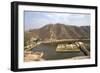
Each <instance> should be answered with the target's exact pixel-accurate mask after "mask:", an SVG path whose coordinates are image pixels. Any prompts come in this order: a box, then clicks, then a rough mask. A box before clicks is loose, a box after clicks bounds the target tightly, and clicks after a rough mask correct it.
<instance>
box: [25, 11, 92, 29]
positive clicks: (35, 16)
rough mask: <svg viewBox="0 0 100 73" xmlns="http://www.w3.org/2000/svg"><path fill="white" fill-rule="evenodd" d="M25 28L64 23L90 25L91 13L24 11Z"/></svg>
mask: <svg viewBox="0 0 100 73" xmlns="http://www.w3.org/2000/svg"><path fill="white" fill-rule="evenodd" d="M24 23H25V30H29V29H34V28H40V27H42V26H44V25H47V24H50V23H52V24H56V23H62V24H65V25H76V26H86V25H90V15H89V14H78V13H77V14H74V13H54V12H34V11H33V12H32V11H25V12H24Z"/></svg>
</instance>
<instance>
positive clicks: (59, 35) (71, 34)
mask: <svg viewBox="0 0 100 73" xmlns="http://www.w3.org/2000/svg"><path fill="white" fill-rule="evenodd" d="M51 34H53V37H54V38H56V39H85V38H90V26H71V25H64V24H59V23H58V24H48V25H46V26H44V27H42V28H39V29H31V30H29V31H26V32H25V38H26V37H27V39H30V38H31V37H39V38H40V39H42V40H48V39H50V37H51Z"/></svg>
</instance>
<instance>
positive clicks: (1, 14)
mask: <svg viewBox="0 0 100 73" xmlns="http://www.w3.org/2000/svg"><path fill="white" fill-rule="evenodd" d="M11 1H14V0H0V73H11V71H10V70H9V69H10V53H11V52H10V28H11V27H10V21H11V20H10V19H11V15H10V2H11ZM16 1H18V0H16ZM21 1H34V2H47V3H62V4H64V3H65V4H79V5H94V6H95V5H97V6H98V7H99V8H98V9H100V5H99V4H100V0H21ZM99 12H100V10H99ZM99 12H98V13H99ZM98 16H100V14H98ZM99 18H100V17H98V19H99ZM99 23H100V22H99ZM99 23H98V24H99ZM99 27H100V25H99ZM99 31H100V29H99ZM99 36H100V35H99ZM99 40H100V39H99ZM99 43H100V42H99ZM99 47H100V46H99ZM98 49H99V48H98ZM98 51H100V50H98ZM99 55H100V53H99ZM99 61H100V58H99ZM99 64H100V63H99ZM99 68H100V66H99V67H91V68H73V69H60V70H49V71H48V70H45V71H35V72H36V73H40V72H41V73H47V72H48V73H51V72H52V73H55V72H56V73H61V72H63V73H66V72H67V73H80V72H81V73H87V72H88V73H89V72H93V73H98V72H100V70H99ZM30 73H32V71H30Z"/></svg>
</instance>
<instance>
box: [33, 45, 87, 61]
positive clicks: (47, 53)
mask: <svg viewBox="0 0 100 73" xmlns="http://www.w3.org/2000/svg"><path fill="white" fill-rule="evenodd" d="M56 47H57V45H50V44H40V45H38V46H37V47H34V48H32V51H33V52H37V51H38V52H43V53H44V55H43V59H45V60H59V59H68V58H72V57H78V56H85V55H84V53H83V52H81V51H71V52H56Z"/></svg>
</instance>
